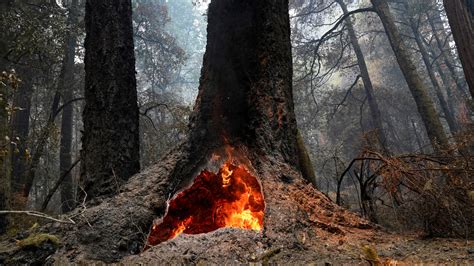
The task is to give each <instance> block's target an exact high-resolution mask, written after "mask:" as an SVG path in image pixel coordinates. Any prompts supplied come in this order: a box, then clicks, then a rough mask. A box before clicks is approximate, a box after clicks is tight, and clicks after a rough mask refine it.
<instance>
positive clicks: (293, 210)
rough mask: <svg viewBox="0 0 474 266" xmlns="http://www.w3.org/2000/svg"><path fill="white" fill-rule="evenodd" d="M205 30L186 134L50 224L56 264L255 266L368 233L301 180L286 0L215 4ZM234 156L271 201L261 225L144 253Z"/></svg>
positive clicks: (358, 220)
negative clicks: (104, 194) (323, 241)
mask: <svg viewBox="0 0 474 266" xmlns="http://www.w3.org/2000/svg"><path fill="white" fill-rule="evenodd" d="M207 31H208V43H207V48H206V53H205V56H204V63H203V68H202V76H201V80H200V86H199V95H198V98H197V100H196V104H195V107H194V110H193V114H192V116H191V118H190V125H189V135H188V138H187V140H186V141H184V142H183V143H181V144H179V145H178V146H177V147H176V148H175V149H173V150H172V151H170V152H169V153H168V154H166V155H165V156H164V157H163V158H162V159H161V161H160V162H159V163H158V164H157V165H155V166H153V167H150V168H148V169H146V170H144V171H142V172H141V173H139V174H137V175H135V176H133V177H132V178H130V180H129V181H128V182H127V183H126V184H124V185H123V186H122V187H121V188H120V193H119V194H118V195H116V196H114V197H113V198H103V199H101V198H96V199H95V200H94V201H90V202H87V203H86V204H96V205H95V206H93V207H88V206H85V205H83V206H80V207H79V208H78V209H77V210H75V211H74V212H73V213H72V214H73V215H75V216H74V217H73V218H72V219H73V220H74V221H75V224H52V225H50V226H48V228H46V229H47V230H48V231H49V232H50V233H54V234H58V235H60V236H62V237H61V238H62V240H63V245H62V247H61V248H60V249H59V250H58V251H57V252H56V253H55V254H54V256H52V257H50V262H53V261H54V262H56V263H61V262H79V261H94V260H101V261H106V262H115V261H121V260H124V261H131V262H133V261H140V260H141V261H143V262H151V261H152V260H154V261H163V262H166V261H168V262H171V261H172V262H173V263H179V262H182V263H190V262H197V261H196V260H197V259H199V260H205V261H208V262H215V263H217V262H232V263H236V262H243V263H245V262H247V263H248V262H250V261H259V260H268V259H269V256H270V255H268V254H271V256H276V254H277V253H278V254H280V253H281V254H286V255H287V256H289V257H294V256H295V255H294V254H293V255H292V252H290V251H289V250H311V249H312V248H314V247H316V245H315V243H316V242H315V241H316V240H317V239H320V238H322V237H327V236H329V235H338V236H341V237H343V236H345V235H351V236H352V237H355V238H362V237H366V236H367V234H364V233H362V232H363V231H364V230H367V229H371V228H372V227H373V226H372V225H371V224H370V223H369V222H367V221H366V220H364V219H362V218H360V217H359V216H357V215H355V214H352V213H350V212H348V211H346V210H343V209H342V208H340V207H339V206H337V205H336V204H334V203H333V202H332V201H331V200H330V199H329V198H328V197H326V196H325V195H323V194H322V193H320V192H319V191H317V190H316V189H315V188H314V186H313V185H311V184H310V183H309V182H308V181H306V180H305V179H304V178H303V177H302V174H301V171H300V165H299V162H300V159H299V158H298V151H297V124H296V119H295V114H294V110H293V109H294V108H293V95H292V57H291V44H290V24H289V15H288V0H260V1H254V0H238V1H236V0H220V1H212V2H211V4H210V6H209V13H208V29H207ZM226 161H231V162H232V163H233V164H234V165H237V164H238V165H244V166H245V169H246V171H248V172H249V174H251V175H252V176H253V177H255V178H256V179H257V181H258V183H259V185H260V189H261V192H262V194H263V199H264V202H265V209H264V216H263V228H262V229H261V230H260V231H255V230H241V229H231V228H221V229H218V230H216V231H213V232H209V233H206V234H198V235H179V236H178V237H177V238H174V239H172V240H169V241H167V242H164V243H161V244H159V245H157V246H154V247H151V248H149V249H147V250H146V251H143V250H144V247H145V246H146V245H147V239H148V238H149V232H150V230H151V229H152V226H153V225H156V224H157V223H159V222H160V221H161V220H163V217H164V215H165V214H166V213H167V207H168V204H169V202H170V200H172V199H173V198H176V195H179V193H180V192H182V191H185V190H186V189H187V188H190V187H192V185H193V183H194V181H195V178H196V177H197V176H198V175H199V174H200V173H203V172H204V173H208V174H209V175H212V173H214V174H217V173H218V171H219V169H220V168H221V166H222V164H223V162H226ZM252 186H254V187H255V186H256V185H255V184H254V185H252ZM154 221H155V222H154ZM210 226H211V227H212V226H214V227H217V226H215V224H211V225H210ZM46 229H45V230H46ZM197 231H199V230H197ZM319 243H320V242H319ZM284 247H286V249H285V250H288V251H286V253H285V251H283V250H282V249H283V248H284ZM190 249H192V250H194V251H190ZM251 250H252V252H250V251H251ZM259 250H262V252H260V253H259ZM254 251H255V252H256V253H255V252H254ZM270 251H271V252H270ZM280 251H281V252H280ZM194 252H197V253H194ZM138 253H140V255H139V256H137V255H136V254H138ZM252 254H254V255H252ZM255 254H257V255H255ZM295 254H296V253H295ZM286 255H285V256H286ZM127 256H128V257H127ZM279 256H281V255H279ZM125 257H126V258H125Z"/></svg>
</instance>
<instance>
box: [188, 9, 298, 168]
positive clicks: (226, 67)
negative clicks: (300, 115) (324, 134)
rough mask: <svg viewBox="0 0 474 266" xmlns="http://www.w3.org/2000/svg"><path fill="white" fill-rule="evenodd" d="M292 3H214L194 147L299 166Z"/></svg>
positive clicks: (193, 126)
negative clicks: (256, 154) (231, 149)
mask: <svg viewBox="0 0 474 266" xmlns="http://www.w3.org/2000/svg"><path fill="white" fill-rule="evenodd" d="M287 13H288V7H287V1H284V0H278V1H268V0H265V1H248V0H247V1H229V0H226V1H213V2H212V3H211V4H210V6H209V21H208V23H209V26H208V44H207V50H206V54H205V56H204V64H203V70H202V77H201V82H200V88H199V95H198V99H197V102H196V106H195V110H194V113H193V115H192V118H191V141H192V142H194V143H199V144H201V145H209V144H210V145H211V146H213V147H219V146H221V145H223V144H225V143H228V142H230V143H228V144H234V143H239V144H244V145H246V146H247V147H249V148H258V150H260V151H261V152H262V153H266V154H278V155H279V156H282V158H283V159H284V160H285V161H286V162H288V163H292V164H295V165H297V164H298V159H297V158H296V157H295V154H296V132H297V131H296V128H297V127H296V119H295V114H294V111H293V95H292V65H291V46H290V42H289V38H290V35H289V32H290V27H289V20H288V15H287Z"/></svg>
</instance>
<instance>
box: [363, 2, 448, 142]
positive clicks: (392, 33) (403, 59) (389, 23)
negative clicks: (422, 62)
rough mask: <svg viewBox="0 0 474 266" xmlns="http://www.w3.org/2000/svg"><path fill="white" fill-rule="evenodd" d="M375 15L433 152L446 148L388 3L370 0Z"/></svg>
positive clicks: (426, 92) (441, 128)
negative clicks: (411, 96) (383, 31)
mask: <svg viewBox="0 0 474 266" xmlns="http://www.w3.org/2000/svg"><path fill="white" fill-rule="evenodd" d="M371 2H372V4H373V6H374V8H375V10H376V12H377V14H378V15H379V17H380V20H381V21H382V24H383V26H384V28H385V32H386V33H387V36H388V38H389V41H390V44H391V46H392V49H393V51H394V53H395V56H396V58H397V61H398V65H399V66H400V69H401V71H402V73H403V75H404V77H405V80H406V82H407V84H408V87H409V89H410V91H411V94H412V95H413V98H414V100H415V102H416V105H417V107H418V112H419V113H420V116H421V118H422V120H423V124H424V126H425V129H426V132H427V134H428V137H429V139H430V142H431V145H432V146H433V149H434V150H435V151H439V150H446V149H447V148H448V144H449V143H448V138H447V137H446V134H445V132H444V129H443V126H442V124H441V121H440V119H439V117H438V115H437V114H436V109H435V108H434V104H433V101H432V100H431V99H430V97H429V95H428V90H427V88H426V86H425V84H424V83H423V80H422V79H421V77H420V74H419V72H418V70H417V68H416V65H415V63H414V62H413V60H411V58H410V55H409V54H408V50H407V48H406V44H405V43H404V41H403V39H402V37H401V34H400V32H399V30H398V29H397V26H396V25H395V21H394V18H393V15H392V14H391V13H390V8H389V5H388V1H386V0H371Z"/></svg>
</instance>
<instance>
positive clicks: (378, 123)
mask: <svg viewBox="0 0 474 266" xmlns="http://www.w3.org/2000/svg"><path fill="white" fill-rule="evenodd" d="M336 2H337V3H338V4H339V6H340V7H341V9H342V11H343V12H344V15H346V14H347V13H349V11H348V10H347V5H346V4H345V3H344V1H343V0H336ZM346 26H347V31H348V33H349V38H350V41H351V45H352V48H353V49H354V53H355V55H356V57H357V64H358V65H359V70H360V75H361V77H362V81H363V82H364V88H365V94H366V95H367V102H368V103H369V108H370V115H371V117H372V127H373V129H375V130H376V132H377V136H378V140H379V142H380V146H381V147H382V148H383V150H384V151H385V152H388V149H387V148H386V147H387V144H388V143H387V136H386V134H385V131H384V128H383V124H382V115H381V112H380V108H379V105H378V102H377V99H376V98H375V94H374V87H373V85H372V80H371V79H370V75H369V70H368V69H367V63H366V61H365V57H364V54H363V53H362V49H361V48H360V44H359V40H358V39H357V36H356V33H355V30H354V26H353V24H352V21H351V20H350V19H347V20H346Z"/></svg>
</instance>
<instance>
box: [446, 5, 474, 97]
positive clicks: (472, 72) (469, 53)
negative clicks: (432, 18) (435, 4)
mask: <svg viewBox="0 0 474 266" xmlns="http://www.w3.org/2000/svg"><path fill="white" fill-rule="evenodd" d="M443 2H444V7H445V9H446V14H447V16H448V19H449V24H450V25H451V29H452V31H453V36H454V41H455V42H456V46H457V48H458V52H459V54H460V55H461V56H460V58H461V62H462V64H463V68H464V73H465V75H466V80H467V83H468V84H469V90H470V91H471V97H473V98H474V44H473V43H472V40H473V39H474V4H473V3H472V1H470V0H453V1H449V0H445V1H443Z"/></svg>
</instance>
